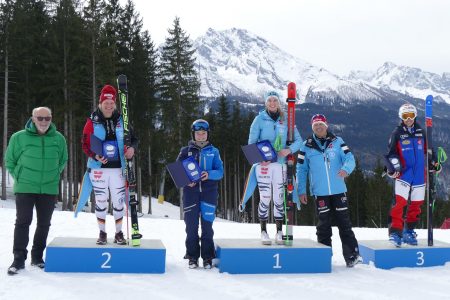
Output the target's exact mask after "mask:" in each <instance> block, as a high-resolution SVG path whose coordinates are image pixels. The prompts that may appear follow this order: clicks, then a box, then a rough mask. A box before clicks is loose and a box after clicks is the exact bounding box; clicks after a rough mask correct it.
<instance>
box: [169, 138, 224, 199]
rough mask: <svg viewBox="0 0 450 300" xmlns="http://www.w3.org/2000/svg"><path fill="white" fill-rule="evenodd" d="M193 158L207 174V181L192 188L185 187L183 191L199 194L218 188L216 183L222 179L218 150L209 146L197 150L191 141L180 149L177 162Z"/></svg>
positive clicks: (221, 163)
mask: <svg viewBox="0 0 450 300" xmlns="http://www.w3.org/2000/svg"><path fill="white" fill-rule="evenodd" d="M189 156H193V157H194V159H195V160H196V161H198V165H199V166H200V169H201V170H202V171H206V172H208V179H207V180H205V181H200V182H199V183H198V184H196V185H195V186H193V187H190V186H185V187H184V188H185V189H193V190H198V191H200V192H202V191H207V190H211V189H217V188H218V181H219V180H220V179H222V177H223V162H222V159H221V158H220V153H219V150H218V149H217V148H216V147H214V146H213V145H211V144H209V145H207V146H205V147H203V148H199V147H198V146H197V145H195V143H194V142H193V141H190V142H189V144H188V146H186V147H183V148H181V150H180V153H179V154H178V157H177V161H183V160H185V159H186V158H188V157H189Z"/></svg>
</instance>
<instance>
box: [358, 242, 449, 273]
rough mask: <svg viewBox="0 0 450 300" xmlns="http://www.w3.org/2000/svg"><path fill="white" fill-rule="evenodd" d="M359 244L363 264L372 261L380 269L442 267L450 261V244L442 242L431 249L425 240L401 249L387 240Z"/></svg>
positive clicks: (403, 246) (403, 245)
mask: <svg viewBox="0 0 450 300" xmlns="http://www.w3.org/2000/svg"><path fill="white" fill-rule="evenodd" d="M358 244H359V252H360V254H361V256H362V257H363V260H364V261H363V262H364V263H366V264H368V263H369V262H370V261H372V262H373V264H374V265H375V267H377V268H380V269H392V268H397V267H409V268H422V267H433V266H442V265H444V264H445V263H446V262H449V261H450V244H448V243H445V242H440V241H434V246H430V247H429V246H428V244H427V240H424V239H423V240H418V245H417V246H410V245H406V244H402V247H400V248H397V247H395V246H394V245H392V244H391V243H389V241H387V240H368V241H361V240H359V241H358Z"/></svg>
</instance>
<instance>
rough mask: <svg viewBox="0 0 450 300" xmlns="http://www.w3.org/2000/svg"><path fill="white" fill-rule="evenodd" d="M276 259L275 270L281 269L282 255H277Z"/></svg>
mask: <svg viewBox="0 0 450 300" xmlns="http://www.w3.org/2000/svg"><path fill="white" fill-rule="evenodd" d="M273 257H274V258H275V265H274V266H273V268H274V269H281V265H280V253H277V254H275V255H274V256H273Z"/></svg>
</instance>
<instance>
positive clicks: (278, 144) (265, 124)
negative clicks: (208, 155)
mask: <svg viewBox="0 0 450 300" xmlns="http://www.w3.org/2000/svg"><path fill="white" fill-rule="evenodd" d="M265 98H266V103H265V104H266V109H265V110H263V111H261V112H260V113H259V115H257V116H256V117H255V119H254V120H253V123H252V125H251V127H250V133H249V137H248V143H249V144H254V143H257V142H260V141H263V140H268V141H270V143H271V144H272V146H273V147H274V149H275V150H276V151H277V152H278V153H277V156H278V162H273V163H271V162H261V163H259V164H258V165H257V166H256V170H255V172H256V177H257V181H258V189H259V196H260V201H259V206H258V217H259V220H260V222H261V242H262V243H263V244H264V245H270V244H271V243H272V242H271V240H270V238H269V235H268V234H267V229H266V224H267V220H268V219H269V205H270V199H271V198H272V199H273V205H274V208H273V212H274V219H275V222H276V227H277V233H276V235H275V242H276V243H277V244H283V239H282V225H283V218H284V209H283V207H284V203H283V201H284V182H285V179H286V166H285V165H284V161H285V157H286V156H287V155H288V154H289V153H294V152H297V151H298V150H299V149H300V145H301V143H302V138H301V136H300V133H299V132H298V130H297V128H295V130H294V142H293V143H292V144H291V145H290V146H289V147H286V140H287V120H286V116H285V115H284V113H283V111H282V109H281V106H280V96H279V95H278V93H277V92H275V91H271V92H268V93H267V94H266V97H265Z"/></svg>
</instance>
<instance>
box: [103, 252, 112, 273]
mask: <svg viewBox="0 0 450 300" xmlns="http://www.w3.org/2000/svg"><path fill="white" fill-rule="evenodd" d="M102 256H106V260H105V262H104V263H103V264H102V266H101V268H102V269H111V266H110V265H108V263H109V261H110V260H111V253H109V252H103V253H102Z"/></svg>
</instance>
